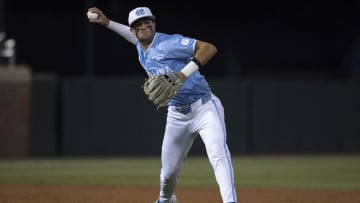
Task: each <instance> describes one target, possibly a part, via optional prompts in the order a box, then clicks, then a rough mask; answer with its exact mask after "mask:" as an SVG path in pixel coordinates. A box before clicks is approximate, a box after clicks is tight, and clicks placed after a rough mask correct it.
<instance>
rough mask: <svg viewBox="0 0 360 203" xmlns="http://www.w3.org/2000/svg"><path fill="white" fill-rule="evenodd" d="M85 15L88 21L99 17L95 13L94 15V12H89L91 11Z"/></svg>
mask: <svg viewBox="0 0 360 203" xmlns="http://www.w3.org/2000/svg"><path fill="white" fill-rule="evenodd" d="M86 15H87V17H88V18H89V19H90V20H92V19H97V18H98V17H99V15H98V14H97V13H94V12H91V11H88V12H87V13H86Z"/></svg>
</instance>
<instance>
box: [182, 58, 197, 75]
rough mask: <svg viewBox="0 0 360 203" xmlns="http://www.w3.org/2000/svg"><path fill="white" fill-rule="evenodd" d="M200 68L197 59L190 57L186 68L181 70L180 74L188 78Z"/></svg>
mask: <svg viewBox="0 0 360 203" xmlns="http://www.w3.org/2000/svg"><path fill="white" fill-rule="evenodd" d="M200 66H201V63H200V61H199V60H198V59H197V58H195V57H192V58H191V60H190V62H189V63H188V64H186V66H185V67H184V68H183V69H181V71H180V72H182V73H183V74H184V75H185V76H186V77H189V76H190V75H191V74H193V73H194V72H196V71H197V70H199V68H200Z"/></svg>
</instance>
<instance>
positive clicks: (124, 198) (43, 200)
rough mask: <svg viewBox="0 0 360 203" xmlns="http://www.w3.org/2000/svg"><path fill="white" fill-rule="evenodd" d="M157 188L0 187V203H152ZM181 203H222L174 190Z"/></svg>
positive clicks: (343, 197)
mask: <svg viewBox="0 0 360 203" xmlns="http://www.w3.org/2000/svg"><path fill="white" fill-rule="evenodd" d="M157 194H158V188H157V187H148V188H147V187H115V186H114V187H113V186H101V187H98V186H69V185H66V186H53V185H52V186H44V185H33V186H31V185H0V203H25V202H26V203H85V202H86V203H153V202H154V201H155V199H156V198H157ZM176 194H177V196H178V199H179V202H180V203H221V199H220V196H219V193H218V190H217V188H188V187H186V188H184V187H178V188H177V189H176ZM237 194H238V203H360V191H359V190H294V189H238V190H237Z"/></svg>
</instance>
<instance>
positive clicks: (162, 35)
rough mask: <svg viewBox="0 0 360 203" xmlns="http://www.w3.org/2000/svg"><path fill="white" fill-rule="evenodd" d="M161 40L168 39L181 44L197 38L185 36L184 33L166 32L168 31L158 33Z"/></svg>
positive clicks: (169, 41)
mask: <svg viewBox="0 0 360 203" xmlns="http://www.w3.org/2000/svg"><path fill="white" fill-rule="evenodd" d="M157 36H158V39H159V41H163V42H164V41H167V42H168V43H171V44H173V43H175V44H179V45H180V44H181V45H188V44H190V42H191V41H195V39H193V38H191V37H187V36H184V35H182V34H178V33H175V34H166V33H157Z"/></svg>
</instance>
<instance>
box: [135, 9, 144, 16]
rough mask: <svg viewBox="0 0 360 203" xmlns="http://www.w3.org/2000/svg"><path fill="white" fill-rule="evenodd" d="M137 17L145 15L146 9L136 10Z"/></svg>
mask: <svg viewBox="0 0 360 203" xmlns="http://www.w3.org/2000/svg"><path fill="white" fill-rule="evenodd" d="M135 15H137V16H143V15H145V11H144V9H142V8H141V9H138V10H136V12H135Z"/></svg>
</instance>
